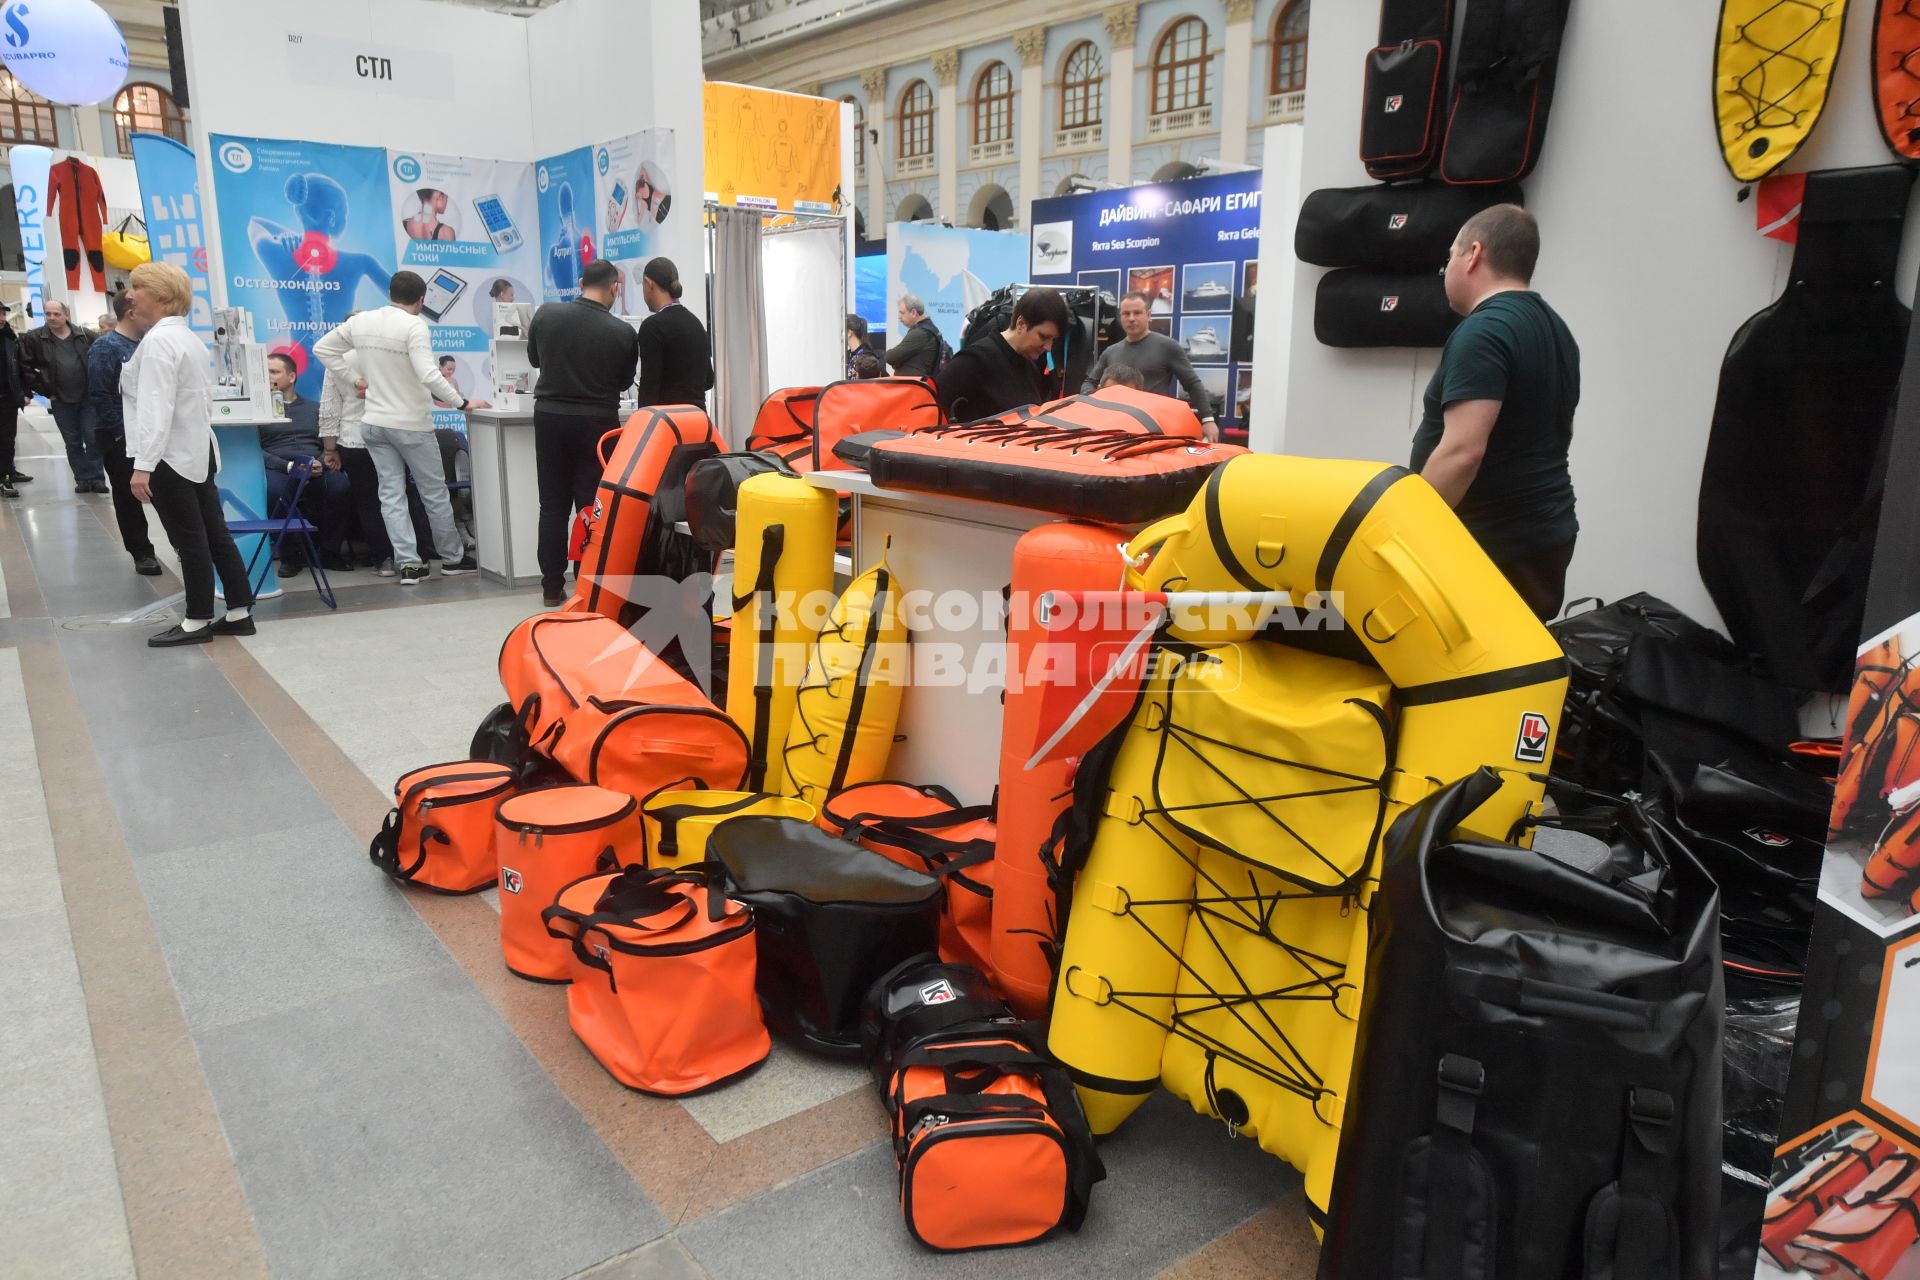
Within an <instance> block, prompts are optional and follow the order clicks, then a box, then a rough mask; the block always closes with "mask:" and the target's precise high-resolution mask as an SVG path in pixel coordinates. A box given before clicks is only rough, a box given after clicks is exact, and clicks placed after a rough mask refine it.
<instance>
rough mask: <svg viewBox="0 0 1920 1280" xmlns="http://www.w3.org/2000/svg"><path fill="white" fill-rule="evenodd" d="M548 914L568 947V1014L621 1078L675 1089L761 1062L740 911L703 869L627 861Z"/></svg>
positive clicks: (767, 1046) (580, 883) (748, 941)
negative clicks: (651, 867)
mask: <svg viewBox="0 0 1920 1280" xmlns="http://www.w3.org/2000/svg"><path fill="white" fill-rule="evenodd" d="M543 914H544V916H545V919H546V922H547V928H548V929H549V930H550V931H551V932H552V934H553V936H554V937H556V938H560V939H563V940H564V941H566V942H568V943H569V944H571V947H572V952H573V985H572V986H570V987H568V988H567V1022H568V1024H569V1025H571V1026H572V1028H573V1033H574V1034H575V1035H576V1036H578V1037H580V1043H582V1044H584V1045H586V1046H587V1051H588V1052H589V1053H591V1054H592V1055H593V1056H594V1058H595V1059H597V1060H598V1061H599V1063H600V1065H601V1066H603V1067H605V1068H606V1069H607V1074H609V1075H611V1076H612V1077H613V1078H614V1079H615V1080H618V1081H619V1082H620V1083H621V1084H624V1085H626V1086H627V1087H628V1088H630V1089H638V1090H640V1091H641V1092H643V1093H657V1094H664V1095H667V1096H677V1095H680V1094H685V1093H692V1092H694V1091H695V1090H698V1089H706V1088H710V1087H712V1086H713V1085H716V1084H721V1083H724V1082H725V1081H727V1080H729V1079H731V1078H733V1077H734V1076H738V1075H741V1074H742V1073H744V1072H746V1071H749V1070H751V1069H753V1068H754V1067H757V1066H759V1065H760V1063H762V1062H763V1061H765V1060H766V1056H767V1054H768V1052H769V1051H770V1050H771V1049H772V1047H773V1042H772V1040H771V1039H769V1038H768V1036H767V1028H766V1024H765V1023H763V1022H762V1021H761V1020H760V1002H759V1001H758V1000H757V999H756V998H755V996H754V992H753V981H754V973H755V969H756V958H755V954H754V937H753V912H752V911H750V910H748V909H747V908H746V907H744V906H740V905H739V904H737V903H730V902H728V901H726V899H724V898H722V897H720V896H719V895H718V894H717V893H709V891H708V888H707V886H706V883H705V882H704V881H703V880H701V879H700V878H698V877H695V876H690V875H682V874H679V873H676V872H671V871H648V870H646V869H645V868H643V867H628V868H626V869H625V870H623V871H608V872H602V873H598V874H595V875H591V876H588V877H586V878H585V879H583V880H576V881H575V882H574V883H572V884H570V885H568V886H567V887H566V888H564V889H562V890H561V891H560V897H559V900H558V901H556V902H555V903H554V904H553V905H552V906H551V907H549V908H547V910H546V911H545V912H544V913H543Z"/></svg>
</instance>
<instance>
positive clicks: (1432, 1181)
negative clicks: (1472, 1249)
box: [1424, 1053, 1487, 1280]
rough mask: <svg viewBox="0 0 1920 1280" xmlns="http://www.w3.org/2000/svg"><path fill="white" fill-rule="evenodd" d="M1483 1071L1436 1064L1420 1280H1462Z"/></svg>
mask: <svg viewBox="0 0 1920 1280" xmlns="http://www.w3.org/2000/svg"><path fill="white" fill-rule="evenodd" d="M1486 1081H1487V1070H1486V1068H1485V1067H1484V1066H1482V1065H1481V1064H1480V1063H1478V1062H1476V1061H1474V1060H1473V1059H1472V1058H1465V1057H1462V1056H1460V1055H1459V1054H1457V1053H1450V1054H1448V1055H1447V1056H1446V1057H1444V1058H1442V1059H1440V1092H1439V1094H1438V1095H1437V1096H1436V1098H1435V1101H1434V1109H1433V1144H1432V1146H1431V1148H1430V1149H1429V1151H1428V1154H1427V1223H1426V1269H1425V1278H1424V1280H1462V1274H1463V1271H1464V1266H1465V1261H1466V1259H1465V1252H1464V1251H1465V1245H1466V1229H1467V1190H1468V1188H1469V1187H1470V1186H1471V1185H1472V1181H1473V1172H1472V1164H1473V1118H1474V1112H1475V1111H1477V1110H1478V1109H1479V1106H1480V1091H1481V1089H1482V1088H1484V1087H1485V1086H1486Z"/></svg>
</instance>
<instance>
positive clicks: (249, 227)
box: [210, 134, 396, 400]
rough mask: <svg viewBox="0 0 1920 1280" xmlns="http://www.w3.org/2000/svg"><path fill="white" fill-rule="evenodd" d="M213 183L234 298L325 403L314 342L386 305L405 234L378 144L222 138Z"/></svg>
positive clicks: (216, 145)
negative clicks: (398, 226)
mask: <svg viewBox="0 0 1920 1280" xmlns="http://www.w3.org/2000/svg"><path fill="white" fill-rule="evenodd" d="M210 141H211V145H212V147H213V166H212V167H213V185H214V193H215V196H216V199H217V201H218V206H219V210H220V248H221V256H222V261H223V262H224V264H225V267H226V273H227V280H226V286H227V302H228V305H230V306H236V307H245V308H246V309H247V310H249V311H251V312H252V313H253V315H254V318H255V324H256V332H257V333H258V334H259V337H260V340H261V341H262V342H264V343H265V344H266V346H267V349H268V351H269V352H284V353H286V354H287V355H289V356H291V357H292V358H293V362H294V366H295V368H297V369H298V370H299V375H300V376H299V381H298V383H297V384H296V386H297V387H298V389H299V392H300V394H301V395H302V396H305V397H307V398H309V399H313V400H318V399H319V398H320V383H321V372H322V371H321V368H320V364H319V362H318V361H317V360H315V359H314V358H313V354H312V352H313V344H314V343H316V342H318V341H319V340H320V339H321V338H322V337H324V336H325V335H326V333H327V332H328V330H330V329H333V328H334V327H335V326H337V325H339V324H340V323H341V322H342V321H344V320H345V319H346V318H347V316H348V315H350V314H351V313H353V312H354V311H357V310H360V309H361V308H365V307H379V306H384V305H385V304H386V301H387V284H388V282H389V281H390V280H391V279H392V278H393V269H394V268H393V264H394V261H395V256H396V255H395V251H394V244H395V230H394V227H393V225H392V212H393V200H392V195H391V192H390V188H389V184H388V182H387V153H386V151H384V150H382V149H381V148H378V147H348V146H335V145H330V144H327V143H320V142H292V141H278V140H274V139H269V138H236V137H229V136H226V135H223V134H214V135H213V136H212V138H211V140H210Z"/></svg>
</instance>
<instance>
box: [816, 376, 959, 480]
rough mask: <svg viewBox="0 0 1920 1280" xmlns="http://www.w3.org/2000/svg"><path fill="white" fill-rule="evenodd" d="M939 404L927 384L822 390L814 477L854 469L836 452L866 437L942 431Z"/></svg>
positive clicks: (851, 383)
mask: <svg viewBox="0 0 1920 1280" xmlns="http://www.w3.org/2000/svg"><path fill="white" fill-rule="evenodd" d="M940 422H941V416H940V404H939V402H938V401H936V400H935V399H934V396H933V384H932V383H931V382H929V381H927V380H926V379H925V378H860V379H849V380H847V381H844V382H835V383H833V384H831V385H829V386H825V387H822V388H821V389H820V394H819V395H818V396H816V397H814V402H813V466H812V467H810V468H803V469H804V470H812V471H847V470H850V469H851V468H849V467H848V465H847V464H846V463H845V462H844V461H842V460H841V458H840V457H839V455H837V454H835V453H834V451H833V446H835V445H837V444H839V443H840V442H841V441H842V440H845V439H846V438H847V437H848V436H854V435H859V434H860V433H861V432H862V431H883V430H884V431H919V430H921V429H923V428H925V427H937V426H939V425H940Z"/></svg>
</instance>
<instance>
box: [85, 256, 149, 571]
mask: <svg viewBox="0 0 1920 1280" xmlns="http://www.w3.org/2000/svg"><path fill="white" fill-rule="evenodd" d="M109 306H110V307H111V308H112V311H113V319H114V325H113V328H111V329H109V330H107V331H106V332H105V333H103V334H101V335H100V336H99V337H98V338H96V339H95V340H94V343H93V346H92V347H90V348H88V350H87V404H86V410H87V414H88V416H89V417H90V418H91V420H92V425H91V431H92V434H93V447H94V448H95V449H96V450H97V451H98V452H99V454H100V462H101V464H102V465H103V466H105V467H106V469H107V480H108V482H109V483H110V484H111V485H112V487H113V519H114V523H116V524H118V525H119V526H120V541H121V543H122V544H123V545H125V547H126V548H127V554H128V555H130V556H132V557H133V569H134V572H135V573H143V574H145V575H147V576H148V577H155V576H157V575H158V574H159V572H160V561H159V560H158V559H157V558H156V557H155V556H154V554H153V537H152V535H151V534H150V533H149V532H148V531H147V509H146V507H145V506H144V505H143V504H142V503H141V501H140V499H138V498H136V497H134V496H133V487H132V485H133V459H131V458H129V457H128V456H127V424H126V419H125V418H124V417H123V416H122V414H121V405H120V370H121V368H122V367H123V366H124V365H125V364H126V363H127V361H129V360H131V359H133V352H134V348H136V347H138V346H139V345H140V336H139V334H138V333H136V332H135V331H134V328H133V326H132V324H130V323H129V322H128V320H127V312H129V311H130V310H132V309H133V304H132V302H131V301H129V300H128V298H127V295H126V294H125V293H124V292H123V293H120V294H117V295H115V297H114V299H113V301H112V302H111V303H110V304H109Z"/></svg>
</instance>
